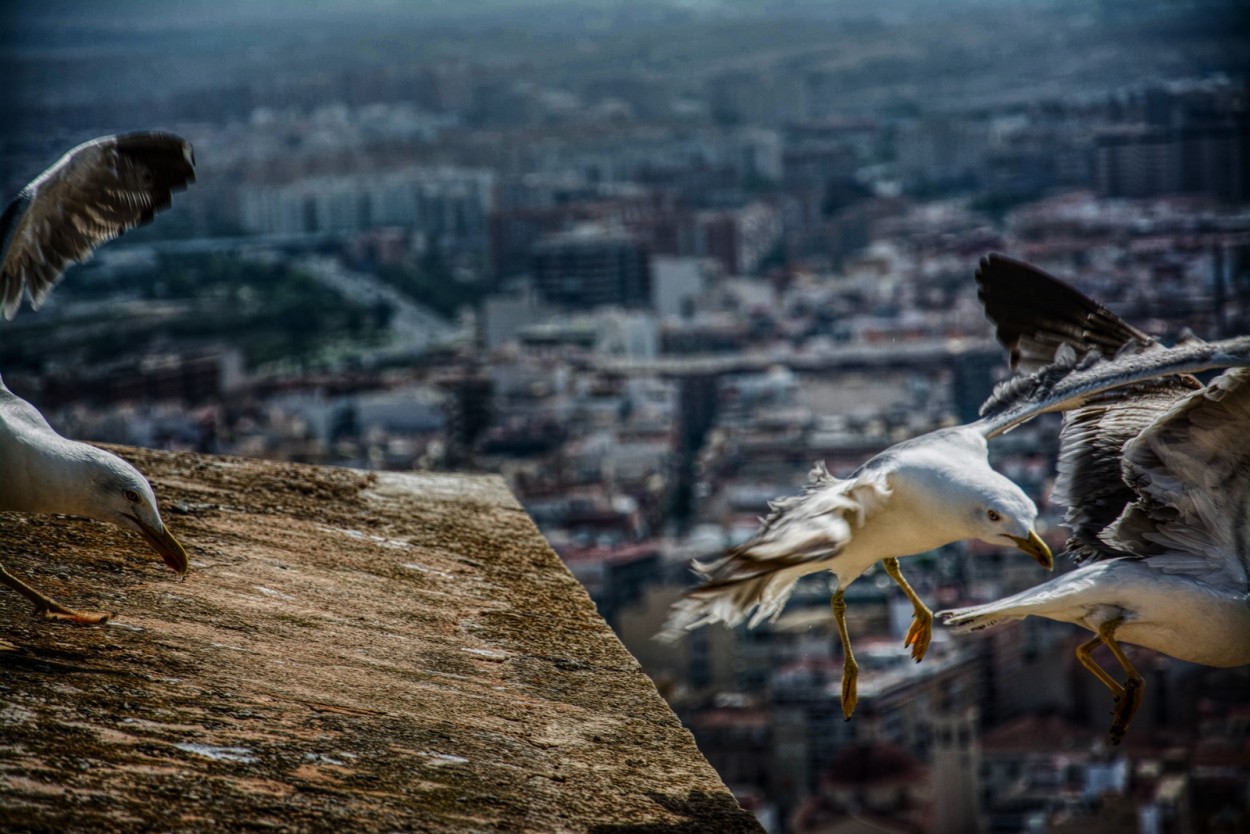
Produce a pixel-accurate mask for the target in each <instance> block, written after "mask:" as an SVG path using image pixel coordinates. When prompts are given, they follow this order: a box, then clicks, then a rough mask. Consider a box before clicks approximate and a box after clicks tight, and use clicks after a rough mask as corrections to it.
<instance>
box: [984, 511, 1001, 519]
mask: <svg viewBox="0 0 1250 834" xmlns="http://www.w3.org/2000/svg"><path fill="white" fill-rule="evenodd" d="M986 515H988V516H989V517H990V521H1002V520H1003V517H1002V516H1001V515H999V513H998V510H990V511H989V512H988V513H986Z"/></svg>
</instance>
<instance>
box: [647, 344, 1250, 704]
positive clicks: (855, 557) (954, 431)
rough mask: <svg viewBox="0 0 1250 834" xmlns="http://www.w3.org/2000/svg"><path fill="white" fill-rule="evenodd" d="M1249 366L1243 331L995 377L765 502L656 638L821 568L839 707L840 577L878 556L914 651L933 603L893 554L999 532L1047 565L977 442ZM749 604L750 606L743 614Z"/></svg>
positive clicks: (720, 617) (852, 668) (736, 610)
mask: <svg viewBox="0 0 1250 834" xmlns="http://www.w3.org/2000/svg"><path fill="white" fill-rule="evenodd" d="M1246 365H1250V337H1246V338H1241V339H1230V340H1227V341H1225V342H1213V343H1210V344H1202V345H1186V346H1183V347H1177V348H1173V349H1170V350H1160V351H1158V352H1154V353H1148V354H1141V355H1132V356H1123V357H1120V358H1119V359H1117V360H1116V361H1114V362H1097V363H1088V362H1087V363H1081V362H1078V361H1076V357H1068V361H1064V362H1061V363H1056V364H1053V365H1050V366H1047V367H1045V368H1043V369H1041V370H1039V371H1038V372H1037V373H1036V374H1034V375H1032V376H1029V377H1019V378H1016V379H1013V380H1009V381H1008V382H1005V383H1002V384H1001V385H999V386H998V387H997V388H996V389H995V392H994V394H993V395H992V396H991V397H990V399H989V400H987V401H986V403H985V405H983V406H982V409H981V412H982V417H981V419H980V420H977V421H976V422H973V423H969V424H966V425H963V426H958V427H954V428H947V429H939V430H937V431H934V432H931V433H929V434H925V435H922V436H920V437H917V438H913V439H911V440H907V441H904V442H902V443H899V444H896V445H894V446H891V447H890V448H888V449H886V450H885V451H883V452H881V453H880V454H878V455H877V456H876V457H874V458H872V459H871V460H869V461H868V462H867V463H865V464H864V465H863V466H861V467H860V468H859V469H857V470H855V472H853V473H852V474H851V475H850V476H848V477H847V478H845V479H842V478H835V477H833V476H831V475H830V474H829V473H828V472H827V471H826V469H825V467H824V465H823V464H817V465H816V468H815V469H813V471H812V473H811V475H810V480H809V481H808V483H807V485H806V487H805V488H804V491H803V493H802V494H801V495H797V496H794V497H790V498H785V499H781V500H779V501H776V502H773V504H772V513H771V515H769V516H768V518H767V519H765V520H764V522H763V525H762V527H761V528H760V530H759V531H758V532H757V533H756V534H755V535H754V536H753V537H752V538H751V539H750V540H749V541H747V542H745V543H744V544H742V545H740V546H738V547H736V548H734V549H732V550H730V551H729V552H728V553H726V554H725V555H724V556H723V557H721V558H719V559H717V560H715V561H713V562H710V563H707V564H698V563H696V565H695V569H696V571H697V572H698V573H699V574H700V575H701V577H702V579H703V583H702V584H701V585H698V586H697V587H695V588H693V589H691V590H689V591H687V592H686V594H685V595H684V597H683V599H681V600H679V601H678V602H677V603H675V604H674V606H673V609H672V611H671V612H670V615H669V619H668V622H667V623H666V624H665V627H664V630H663V631H662V632H661V634H660V637H661V638H662V639H675V638H677V637H679V636H680V635H681V633H682V632H683V631H685V630H688V629H691V628H695V627H698V626H701V625H705V624H707V623H715V622H722V623H725V624H726V625H729V626H735V625H738V624H739V623H741V622H743V621H744V620H748V617H749V621H748V625H750V626H755V625H758V624H759V623H760V622H762V621H763V620H765V619H767V618H769V617H774V618H775V617H776V616H777V615H778V614H779V613H780V612H781V609H782V607H783V606H784V605H785V603H786V600H787V599H788V598H789V596H790V592H791V591H792V590H793V587H794V583H795V582H796V581H797V580H798V579H799V578H800V577H802V576H804V575H805V574H809V573H815V572H818V571H822V570H827V571H830V572H832V573H833V574H834V575H835V576H836V578H837V582H838V589H837V591H836V592H835V593H834V595H833V612H834V619H835V621H836V623H837V627H838V636H839V638H840V639H841V642H842V650H843V675H842V713H843V716H844V717H846V718H848V719H849V718H850V717H851V715H852V713H853V712H854V709H855V705H856V702H857V700H858V696H857V694H856V679H857V677H858V668H859V667H858V665H857V664H856V662H855V657H854V654H853V653H852V651H851V645H850V638H849V636H848V634H847V630H846V616H845V613H846V602H845V599H844V596H843V595H844V593H845V591H846V588H847V586H848V585H850V584H851V583H852V582H854V581H855V579H856V578H858V577H859V576H860V574H862V573H863V572H864V571H865V570H867V569H868V568H869V567H871V566H872V565H873V564H874V563H876V562H878V561H882V562H884V565H885V569H886V573H887V574H889V576H890V577H891V578H892V579H894V581H895V582H897V583H898V584H899V587H901V588H902V590H903V593H905V594H906V595H907V598H908V599H909V600H910V601H911V603H912V607H913V610H914V618H913V620H912V624H911V628H910V629H909V630H908V633H907V636H906V638H905V640H904V646H910V647H911V649H912V657H913V658H914V659H915V660H917V661H919V660H920V659H921V658H923V657H924V654H925V651H926V650H927V649H928V646H929V641H930V639H931V637H932V627H933V613H932V612H931V611H930V610H929V608H928V607H927V606H925V604H924V603H923V602H921V600H920V598H919V597H918V596H917V595H916V593H915V591H914V590H913V589H912V588H911V586H910V585H909V584H908V583H907V581H906V580H905V579H904V578H903V575H902V573H901V571H900V569H899V565H898V559H899V557H902V556H910V555H915V554H919V553H924V552H926V551H929V550H932V549H934V548H937V547H940V546H942V545H944V544H948V543H950V542H953V541H958V540H960V539H967V538H975V539H980V540H982V541H985V542H989V543H991V544H999V545H1001V544H1005V543H1010V544H1012V545H1014V546H1016V547H1018V548H1019V549H1020V550H1022V551H1024V552H1025V553H1027V554H1029V555H1030V556H1032V557H1033V558H1034V559H1036V560H1037V561H1038V562H1039V563H1040V564H1041V565H1043V566H1044V567H1046V568H1048V569H1050V568H1053V565H1054V562H1053V559H1052V556H1051V553H1050V550H1049V548H1047V546H1046V544H1045V543H1044V542H1043V541H1042V540H1041V538H1040V537H1039V536H1038V535H1037V533H1036V532H1035V531H1034V529H1033V525H1034V522H1035V520H1036V518H1037V508H1036V506H1035V505H1034V504H1033V502H1032V501H1031V500H1030V499H1029V498H1028V496H1026V495H1025V494H1024V492H1023V491H1022V490H1020V488H1019V487H1017V486H1016V485H1015V484H1014V483H1012V482H1011V481H1010V480H1009V479H1007V478H1005V477H1003V476H1002V475H999V474H998V473H997V472H995V471H994V470H993V469H992V468H991V467H990V465H989V462H988V458H987V451H988V447H987V441H988V440H989V439H990V438H992V437H995V436H997V435H999V434H1002V433H1004V432H1006V431H1009V430H1010V429H1012V428H1014V427H1016V426H1018V425H1020V424H1021V423H1024V422H1026V421H1028V420H1030V419H1032V418H1034V417H1036V416H1037V415H1039V414H1043V413H1047V412H1052V411H1066V410H1069V409H1073V408H1078V407H1080V406H1082V405H1084V404H1085V403H1087V402H1089V401H1090V399H1091V398H1093V397H1096V396H1097V395H1099V394H1100V393H1102V392H1104V391H1107V390H1109V389H1112V388H1116V387H1119V386H1123V385H1132V384H1135V383H1138V382H1141V381H1144V380H1149V379H1154V378H1156V377H1159V376H1166V375H1169V374H1176V373H1185V372H1191V371H1197V370H1202V369H1206V368H1213V367H1229V366H1246ZM752 612H753V613H752Z"/></svg>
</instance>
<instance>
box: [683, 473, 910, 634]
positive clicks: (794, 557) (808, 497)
mask: <svg viewBox="0 0 1250 834" xmlns="http://www.w3.org/2000/svg"><path fill="white" fill-rule="evenodd" d="M889 495H890V488H889V484H888V481H887V477H886V472H885V471H884V470H883V469H882V468H879V467H864V468H861V469H860V470H859V471H858V472H857V473H856V474H855V475H854V476H853V477H851V478H848V479H841V478H835V477H833V476H832V475H830V474H829V472H828V470H827V469H825V465H824V463H823V462H822V463H817V464H816V466H815V467H814V468H813V469H812V471H811V474H810V475H809V477H808V482H807V484H806V486H804V488H803V492H802V493H801V494H799V495H795V496H792V497H789V498H782V499H780V500H777V501H774V502H772V504H771V507H772V513H771V514H769V516H768V518H766V519H764V522H763V525H762V526H761V527H760V529H759V531H757V532H756V534H755V535H754V536H752V537H751V539H750V540H749V541H746V542H744V543H743V544H741V545H739V546H738V547H735V548H733V549H732V550H730V551H728V552H727V553H726V554H725V555H724V556H722V557H720V558H719V559H716V560H714V561H712V562H707V563H695V570H696V572H697V573H698V574H699V576H700V578H701V579H702V580H703V581H702V583H701V584H699V585H698V586H696V587H694V588H692V589H690V590H689V591H687V592H686V594H685V596H684V597H683V598H682V599H681V600H679V601H678V602H677V603H676V604H674V606H673V610H672V613H671V614H670V615H669V619H668V622H667V623H666V624H665V627H664V631H663V632H661V634H660V636H661V637H662V638H664V639H674V638H676V637H678V636H680V635H681V634H682V632H684V631H686V630H688V629H692V628H696V627H698V626H701V625H705V624H707V623H716V622H721V623H725V624H726V625H729V626H735V625H738V624H739V623H741V622H742V621H743V620H745V619H746V618H747V616H748V615H750V617H751V621H750V624H751V625H752V626H754V625H757V624H759V623H761V622H763V621H764V620H765V619H768V618H769V617H776V616H777V614H779V613H780V612H781V609H782V608H783V607H784V606H785V604H786V600H787V599H789V596H790V591H791V590H792V589H793V587H794V583H795V582H796V581H797V580H798V579H799V577H801V576H803V575H804V574H807V573H812V572H813V571H816V570H820V569H821V568H822V567H823V566H822V564H821V563H823V562H827V561H828V560H830V559H832V558H834V557H835V556H837V555H838V554H839V553H841V552H842V550H843V548H845V547H846V545H847V543H848V542H850V540H851V537H852V536H853V535H854V533H855V530H856V529H858V528H859V527H861V526H862V525H863V523H864V521H865V520H866V519H867V518H868V517H869V516H871V515H872V513H874V512H875V511H876V510H877V509H878V508H879V507H881V506H882V505H884V503H885V501H886V499H887V498H888V497H889ZM753 609H754V614H752V610H753Z"/></svg>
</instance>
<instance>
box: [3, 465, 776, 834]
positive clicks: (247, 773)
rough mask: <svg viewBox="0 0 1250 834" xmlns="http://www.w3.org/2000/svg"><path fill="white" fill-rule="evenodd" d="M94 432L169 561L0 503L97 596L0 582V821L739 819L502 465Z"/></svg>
mask: <svg viewBox="0 0 1250 834" xmlns="http://www.w3.org/2000/svg"><path fill="white" fill-rule="evenodd" d="M116 451H118V452H119V453H120V454H122V455H123V456H124V457H126V458H128V459H129V460H131V461H132V462H133V463H134V464H135V465H136V466H138V467H139V469H140V470H142V471H143V472H145V473H147V474H148V475H149V477H150V479H151V480H152V483H153V486H154V488H155V489H156V492H157V495H158V496H159V497H160V498H161V501H162V512H163V513H164V514H165V517H166V521H167V523H168V524H169V526H170V528H171V529H172V530H173V531H174V532H175V534H176V535H178V537H179V538H180V539H181V540H182V541H183V543H184V544H185V545H186V546H187V549H188V551H189V552H190V554H191V560H192V572H191V574H190V575H189V577H188V579H187V580H186V581H185V582H181V583H180V582H178V581H176V579H175V577H174V576H173V574H172V573H170V572H169V571H167V570H166V569H165V568H164V566H163V565H162V564H161V563H160V561H159V559H158V558H156V556H155V554H152V553H150V552H149V551H148V550H147V548H146V546H145V545H144V544H143V543H142V542H141V541H140V540H139V539H138V537H136V536H131V535H129V534H127V533H124V532H121V531H120V530H117V529H115V528H113V527H110V526H107V525H103V524H98V523H95V522H89V521H84V520H78V519H61V518H56V517H48V516H19V515H13V514H5V515H0V562H3V563H4V564H5V565H6V566H7V567H8V568H9V569H10V570H11V571H13V572H15V573H16V574H17V575H19V576H21V577H23V578H25V579H28V580H29V581H31V582H32V584H34V585H36V586H37V587H39V588H40V589H41V590H44V591H46V592H47V593H49V594H51V595H52V596H54V597H56V598H57V599H59V600H60V601H61V602H64V603H66V604H68V605H72V606H75V607H79V608H83V609H95V610H110V611H114V612H116V613H117V617H116V619H115V620H114V621H113V622H112V623H110V624H109V625H107V626H103V627H96V628H80V627H73V626H67V625H63V624H52V623H44V622H42V621H40V620H36V619H35V618H32V617H31V616H30V613H29V607H28V606H27V604H26V603H25V601H24V600H21V599H20V598H19V597H17V596H16V595H15V594H12V593H9V592H8V591H7V590H5V589H0V624H2V625H0V635H2V636H3V637H4V638H5V639H6V640H7V641H9V642H11V643H13V644H15V645H17V646H18V647H19V650H18V651H6V652H0V829H2V830H4V831H51V830H58V831H83V830H90V831H104V832H107V831H119V832H120V831H135V830H160V831H222V830H252V829H256V830H270V831H327V830H334V829H340V830H345V831H353V832H355V831H397V830H399V831H409V830H411V831H430V832H451V831H457V832H459V831H506V832H544V833H546V832H583V831H584V832H592V831H593V832H630V831H635V832H702V831H707V832H748V831H750V832H757V831H759V830H760V829H759V827H758V826H757V824H756V822H755V820H754V818H752V817H751V816H750V815H749V814H747V813H746V812H744V811H742V810H741V809H740V808H739V807H738V806H737V803H736V802H735V801H734V799H733V797H732V796H731V795H730V793H729V792H728V791H727V790H726V788H725V786H724V785H723V783H722V782H721V781H720V779H719V778H718V777H717V775H716V773H715V772H714V771H713V770H712V768H711V767H710V766H709V765H708V764H707V762H706V761H705V760H704V759H703V757H702V756H701V755H700V754H699V752H698V750H697V749H696V747H695V745H694V741H693V739H692V738H691V736H690V735H689V734H688V733H687V732H686V731H685V730H684V729H683V728H682V726H681V725H680V723H679V722H678V721H677V719H676V717H675V716H674V715H673V714H672V712H671V711H670V710H669V709H668V707H667V705H666V704H665V703H664V702H663V700H662V699H661V698H660V697H659V696H658V694H657V693H656V692H655V690H654V688H653V687H652V686H651V683H650V681H649V680H648V679H647V678H646V676H645V675H644V674H643V673H642V671H641V669H640V668H639V667H638V664H637V663H636V662H635V661H634V659H633V658H632V657H631V656H630V655H629V653H628V652H627V651H626V650H625V649H624V648H623V647H622V646H621V644H620V643H619V642H618V641H617V639H616V637H615V636H614V635H613V634H612V632H611V631H610V630H609V629H608V627H607V626H606V624H605V623H604V622H603V620H602V619H601V618H600V617H599V616H598V614H597V613H596V611H595V609H594V605H593V604H592V602H591V601H590V599H589V597H588V596H587V595H586V593H585V592H584V591H583V589H582V588H581V587H580V586H579V585H578V584H577V582H576V581H575V580H574V579H573V578H572V576H571V575H570V574H569V573H568V571H567V570H566V569H565V568H564V567H563V565H562V564H561V563H560V561H559V560H558V558H557V557H556V555H555V554H554V553H553V552H552V551H551V549H550V548H549V547H548V546H547V544H546V542H545V541H544V540H543V538H542V536H541V535H540V534H539V532H538V530H537V529H536V528H535V527H534V525H533V523H532V522H531V521H530V519H529V518H528V516H527V515H526V514H525V513H524V512H523V511H522V509H521V507H520V506H519V505H518V504H517V502H516V501H515V499H513V497H512V496H511V495H510V494H509V492H508V491H507V489H506V487H505V486H504V484H503V482H502V481H501V480H500V479H498V478H495V477H482V476H460V475H442V474H429V475H422V474H402V475H400V474H389V473H378V474H368V473H361V472H355V471H351V470H343V469H331V468H326V467H311V466H299V465H292V464H279V463H271V462H264V461H253V460H243V459H228V458H213V457H205V456H200V455H190V454H169V453H161V452H152V451H146V450H138V449H117V450H116ZM61 554H64V558H62V557H61Z"/></svg>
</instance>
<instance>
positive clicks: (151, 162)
mask: <svg viewBox="0 0 1250 834" xmlns="http://www.w3.org/2000/svg"><path fill="white" fill-rule="evenodd" d="M194 181H195V159H194V157H193V155H192V152H191V146H190V145H189V144H187V142H186V141H184V140H183V139H182V138H180V137H178V136H175V135H173V134H171V133H158V132H144V133H126V134H119V135H116V136H105V137H101V138H99V139H93V140H91V141H90V142H86V143H84V144H82V145H79V146H78V147H76V148H74V149H73V150H71V151H70V152H69V153H67V154H65V156H63V157H61V159H60V160H58V161H57V162H56V164H55V165H53V166H52V167H51V168H49V169H48V170H46V171H44V172H43V173H42V174H40V175H39V176H38V177H37V178H36V179H35V180H34V181H33V182H31V183H30V184H29V185H27V186H26V187H25V188H23V189H22V191H21V193H20V194H18V196H17V197H16V198H15V199H14V200H13V201H12V202H11V203H9V205H8V207H7V208H6V209H5V211H4V214H3V216H0V308H2V309H3V312H4V317H5V318H6V319H9V318H12V317H13V315H14V313H16V312H17V309H18V307H20V306H21V303H22V294H23V292H25V293H26V294H27V295H29V296H30V303H31V306H32V307H34V308H35V309H38V308H39V306H40V305H41V304H42V303H43V301H44V299H45V298H46V297H47V295H48V293H49V292H50V291H51V290H52V287H53V286H55V284H56V282H57V281H59V280H60V278H61V274H62V272H63V271H64V269H65V267H66V266H67V265H69V264H70V263H73V262H76V261H81V260H83V259H85V258H86V257H87V256H88V255H89V254H90V253H91V251H92V250H93V249H95V247H97V246H99V245H100V244H101V243H104V242H106V241H109V240H112V239H113V238H115V237H117V236H118V235H120V234H121V233H122V232H124V231H126V230H127V229H132V228H134V227H135V226H141V225H143V224H144V223H147V222H149V221H150V220H151V219H152V217H153V216H154V215H155V214H156V212H158V211H160V210H161V209H163V208H165V207H166V206H168V205H169V204H170V201H171V199H172V193H173V192H174V191H178V190H181V189H183V188H186V186H187V185H188V184H189V183H191V182H194Z"/></svg>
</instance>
